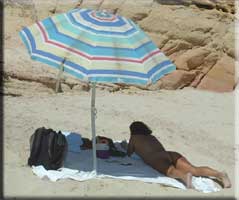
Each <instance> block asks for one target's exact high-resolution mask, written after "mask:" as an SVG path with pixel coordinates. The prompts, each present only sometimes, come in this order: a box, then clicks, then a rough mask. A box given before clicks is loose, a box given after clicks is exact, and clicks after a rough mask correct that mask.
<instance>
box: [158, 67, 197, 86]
mask: <svg viewBox="0 0 239 200" xmlns="http://www.w3.org/2000/svg"><path fill="white" fill-rule="evenodd" d="M195 77H196V73H195V72H187V71H183V70H176V71H173V72H172V73H170V74H168V75H166V76H164V77H162V78H161V79H160V81H161V82H162V84H160V87H161V88H164V89H168V90H175V89H181V88H183V87H185V86H188V85H190V83H191V82H192V81H193V80H194V78H195Z"/></svg>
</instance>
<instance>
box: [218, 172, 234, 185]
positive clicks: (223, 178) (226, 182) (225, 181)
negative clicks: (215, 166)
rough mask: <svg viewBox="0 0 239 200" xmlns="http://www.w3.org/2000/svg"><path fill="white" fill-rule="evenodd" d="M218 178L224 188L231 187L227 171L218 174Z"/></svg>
mask: <svg viewBox="0 0 239 200" xmlns="http://www.w3.org/2000/svg"><path fill="white" fill-rule="evenodd" d="M218 180H219V181H220V182H221V183H222V185H223V188H230V187H231V186H232V185H231V182H230V179H229V177H228V175H227V173H226V172H222V173H220V175H219V176H218Z"/></svg>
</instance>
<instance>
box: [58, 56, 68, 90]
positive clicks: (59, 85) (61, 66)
mask: <svg viewBox="0 0 239 200" xmlns="http://www.w3.org/2000/svg"><path fill="white" fill-rule="evenodd" d="M65 61H66V58H64V60H63V61H62V63H61V65H60V70H59V72H58V76H57V81H56V93H58V92H60V90H61V76H62V73H63V71H64V63H65ZM61 92H62V90H61Z"/></svg>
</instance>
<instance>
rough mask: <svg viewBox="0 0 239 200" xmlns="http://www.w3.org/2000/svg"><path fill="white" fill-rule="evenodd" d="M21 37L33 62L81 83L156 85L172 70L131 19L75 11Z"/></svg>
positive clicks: (25, 30)
mask: <svg viewBox="0 0 239 200" xmlns="http://www.w3.org/2000/svg"><path fill="white" fill-rule="evenodd" d="M20 36H21V38H22V40H23V41H24V43H25V45H26V46H27V48H28V51H29V53H30V55H31V58H32V59H34V60H37V61H41V62H44V63H47V64H49V65H51V66H53V67H56V68H59V69H60V67H61V65H63V66H64V71H65V72H68V73H70V74H71V75H73V76H76V77H77V78H79V79H81V80H85V81H91V82H113V83H126V84H142V85H145V84H148V83H155V82H156V81H157V80H158V79H159V78H160V77H162V76H164V75H165V74H167V73H170V72H171V71H173V70H175V65H174V64H173V63H172V62H171V61H170V60H169V59H168V58H167V57H166V56H165V55H164V54H163V53H162V52H161V51H160V50H159V49H158V48H157V46H156V45H155V44H154V43H153V42H152V41H151V39H150V38H149V37H148V36H147V35H146V34H145V33H144V32H143V31H142V30H141V29H140V28H139V27H138V26H137V25H136V24H135V23H134V22H133V21H132V20H130V19H126V18H125V17H122V16H119V15H114V14H111V13H109V12H106V11H97V10H91V9H74V10H72V11H70V12H67V13H64V14H58V15H55V16H52V17H49V18H46V19H44V20H42V21H38V22H36V23H35V24H33V25H32V26H30V27H25V28H23V30H22V31H21V32H20Z"/></svg>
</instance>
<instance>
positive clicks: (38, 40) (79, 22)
mask: <svg viewBox="0 0 239 200" xmlns="http://www.w3.org/2000/svg"><path fill="white" fill-rule="evenodd" d="M20 36H21V39H22V41H23V42H24V44H25V46H26V47H27V49H28V52H29V54H30V56H31V58H32V59H33V60H36V61H40V62H43V63H46V64H48V65H50V66H52V67H54V68H56V69H59V77H60V76H61V73H62V72H63V71H64V72H67V73H69V74H71V75H73V76H75V77H76V78H79V79H80V80H83V81H87V82H90V83H91V87H92V97H91V126H92V142H93V169H94V170H95V171H97V160H96V139H95V112H96V109H95V86H96V83H98V82H101V83H103V82H106V83H108V82H110V83H125V84H133V85H147V84H153V83H155V82H156V81H157V80H158V79H160V78H161V77H163V76H164V75H165V74H168V73H170V72H172V71H173V70H175V69H176V67H175V65H174V64H173V63H172V62H171V61H170V60H169V59H168V58H167V57H166V56H165V55H164V54H163V53H162V52H161V51H160V50H159V49H158V48H157V46H156V45H155V44H154V43H153V42H152V41H151V39H150V38H149V37H148V36H147V35H146V34H145V33H144V31H143V30H141V29H140V27H139V26H137V25H136V24H135V23H134V22H133V21H132V20H130V19H127V18H125V17H123V16H120V15H116V14H113V13H110V12H107V11H105V10H92V9H74V10H71V11H69V12H66V13H63V14H56V15H54V16H51V17H48V18H46V19H44V20H42V21H37V22H36V23H34V24H33V25H31V26H29V27H24V28H23V29H22V30H21V31H20ZM58 80H59V79H58ZM58 86H59V81H58Z"/></svg>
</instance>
